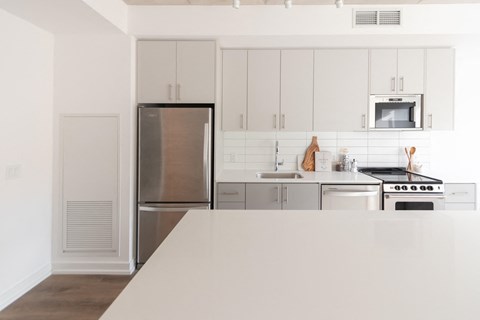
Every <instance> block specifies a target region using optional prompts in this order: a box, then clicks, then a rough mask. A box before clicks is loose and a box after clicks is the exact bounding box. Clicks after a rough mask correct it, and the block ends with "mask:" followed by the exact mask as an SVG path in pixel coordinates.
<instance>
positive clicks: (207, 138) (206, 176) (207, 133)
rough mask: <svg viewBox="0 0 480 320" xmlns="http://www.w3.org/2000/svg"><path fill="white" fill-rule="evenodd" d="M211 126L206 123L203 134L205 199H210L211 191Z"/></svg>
mask: <svg viewBox="0 0 480 320" xmlns="http://www.w3.org/2000/svg"><path fill="white" fill-rule="evenodd" d="M209 127H210V126H209V124H208V123H205V127H204V132H203V181H204V186H205V189H204V196H205V199H208V200H210V199H209V196H208V195H209V191H210V174H209V172H208V163H209V158H210V150H209V147H210V130H209Z"/></svg>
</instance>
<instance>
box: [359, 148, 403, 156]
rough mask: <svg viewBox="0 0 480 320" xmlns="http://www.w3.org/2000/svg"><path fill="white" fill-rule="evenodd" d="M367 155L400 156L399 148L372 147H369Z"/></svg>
mask: <svg viewBox="0 0 480 320" xmlns="http://www.w3.org/2000/svg"><path fill="white" fill-rule="evenodd" d="M367 154H389V155H398V154H399V148H398V147H371V146H368V150H367Z"/></svg>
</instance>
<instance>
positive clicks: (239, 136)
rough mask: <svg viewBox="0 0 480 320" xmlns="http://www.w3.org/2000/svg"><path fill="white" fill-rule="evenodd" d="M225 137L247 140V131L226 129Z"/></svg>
mask: <svg viewBox="0 0 480 320" xmlns="http://www.w3.org/2000/svg"><path fill="white" fill-rule="evenodd" d="M223 138H224V139H236V140H245V132H241V131H240V132H239V131H225V132H224V133H223Z"/></svg>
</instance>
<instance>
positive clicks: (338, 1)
mask: <svg viewBox="0 0 480 320" xmlns="http://www.w3.org/2000/svg"><path fill="white" fill-rule="evenodd" d="M335 6H336V7H337V9H338V8H341V7H343V0H335Z"/></svg>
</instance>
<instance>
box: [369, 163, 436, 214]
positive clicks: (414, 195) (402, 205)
mask: <svg viewBox="0 0 480 320" xmlns="http://www.w3.org/2000/svg"><path fill="white" fill-rule="evenodd" d="M360 172H363V173H365V174H368V175H370V176H372V177H374V178H377V179H380V180H382V181H383V209H384V210H394V211H406V210H444V209H445V196H444V194H443V193H444V186H443V182H442V181H441V180H438V179H434V178H430V177H427V176H423V175H420V174H417V173H413V172H409V171H406V170H405V169H404V168H396V167H393V168H390V167H389V168H362V169H360Z"/></svg>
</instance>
